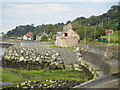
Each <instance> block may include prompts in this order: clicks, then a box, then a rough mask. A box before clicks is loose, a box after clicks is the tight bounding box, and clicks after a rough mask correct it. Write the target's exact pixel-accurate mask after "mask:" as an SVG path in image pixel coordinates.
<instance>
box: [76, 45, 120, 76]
mask: <svg viewBox="0 0 120 90" xmlns="http://www.w3.org/2000/svg"><path fill="white" fill-rule="evenodd" d="M77 48H78V49H77V53H78V55H79V58H78V61H79V62H80V64H81V65H82V66H84V67H86V68H87V69H88V70H90V71H91V72H92V73H93V74H95V73H96V75H97V76H98V77H99V76H104V75H109V74H117V73H120V71H119V69H118V67H119V64H118V63H119V62H118V59H109V60H106V59H105V57H104V56H102V55H101V54H98V53H95V52H89V51H86V50H85V49H84V48H79V47H77Z"/></svg>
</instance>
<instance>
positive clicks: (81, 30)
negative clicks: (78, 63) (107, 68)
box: [6, 5, 120, 40]
mask: <svg viewBox="0 0 120 90" xmlns="http://www.w3.org/2000/svg"><path fill="white" fill-rule="evenodd" d="M119 7H120V6H116V5H114V6H112V7H111V8H110V9H109V11H107V13H104V14H102V15H99V16H91V17H89V18H85V17H78V18H76V19H75V20H74V21H67V22H66V23H57V24H54V25H53V24H46V25H44V24H43V25H39V26H36V27H35V26H34V24H31V25H20V26H17V27H16V28H15V29H12V30H11V31H8V32H7V34H6V37H17V36H23V35H24V34H26V33H27V32H29V31H31V32H33V34H34V38H35V36H36V34H38V33H42V32H44V31H45V32H46V33H47V34H48V36H49V38H51V37H52V36H53V35H55V34H56V32H60V31H62V29H63V26H65V25H67V24H69V23H71V24H72V28H73V30H75V31H76V32H77V33H78V34H79V35H80V38H81V40H82V39H85V33H86V34H87V40H93V39H97V38H99V37H100V36H101V35H105V29H113V30H114V31H116V30H120V22H119V21H118V17H119V11H118V10H119V9H118V8H119Z"/></svg>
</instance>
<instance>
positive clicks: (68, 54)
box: [52, 47, 78, 64]
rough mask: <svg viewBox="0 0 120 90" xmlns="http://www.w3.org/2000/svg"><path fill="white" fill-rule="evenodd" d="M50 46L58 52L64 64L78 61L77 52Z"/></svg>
mask: <svg viewBox="0 0 120 90" xmlns="http://www.w3.org/2000/svg"><path fill="white" fill-rule="evenodd" d="M52 48H53V49H55V50H56V51H57V52H59V53H60V58H61V59H63V60H64V63H65V64H74V63H77V62H78V61H77V54H76V52H75V51H73V50H70V49H67V48H58V47H52Z"/></svg>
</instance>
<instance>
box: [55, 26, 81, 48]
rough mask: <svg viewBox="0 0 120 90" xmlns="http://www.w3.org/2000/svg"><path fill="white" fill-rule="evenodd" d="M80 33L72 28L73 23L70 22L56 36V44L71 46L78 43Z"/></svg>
mask: <svg viewBox="0 0 120 90" xmlns="http://www.w3.org/2000/svg"><path fill="white" fill-rule="evenodd" d="M79 40H80V38H79V35H78V34H77V33H76V32H75V31H73V30H72V25H71V24H69V25H67V26H65V27H64V28H63V31H62V32H61V33H60V34H59V35H57V36H56V46H61V47H71V46H75V45H77V44H78V42H79Z"/></svg>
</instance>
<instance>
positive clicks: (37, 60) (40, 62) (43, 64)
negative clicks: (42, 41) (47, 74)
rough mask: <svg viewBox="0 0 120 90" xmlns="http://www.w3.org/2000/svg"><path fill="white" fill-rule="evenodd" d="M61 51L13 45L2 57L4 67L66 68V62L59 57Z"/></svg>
mask: <svg viewBox="0 0 120 90" xmlns="http://www.w3.org/2000/svg"><path fill="white" fill-rule="evenodd" d="M59 56H60V54H59V52H56V51H55V50H53V49H47V50H46V51H45V50H44V51H42V50H39V49H34V48H33V49H28V48H23V47H20V46H16V45H14V46H11V47H9V48H8V49H7V51H6V52H5V54H4V56H3V57H2V59H3V60H2V65H3V67H12V68H17V69H29V70H31V69H43V68H47V69H64V68H65V66H64V62H63V60H62V59H61V58H60V57H59Z"/></svg>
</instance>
